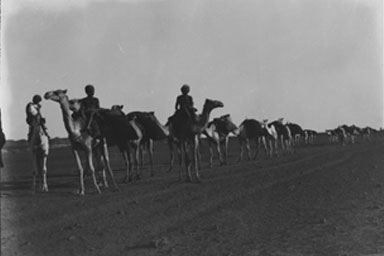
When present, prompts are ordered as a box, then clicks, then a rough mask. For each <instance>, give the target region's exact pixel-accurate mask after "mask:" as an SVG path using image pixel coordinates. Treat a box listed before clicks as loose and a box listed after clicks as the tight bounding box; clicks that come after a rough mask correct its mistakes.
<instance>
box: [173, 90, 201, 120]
mask: <svg viewBox="0 0 384 256" xmlns="http://www.w3.org/2000/svg"><path fill="white" fill-rule="evenodd" d="M180 90H181V93H182V94H181V95H179V96H177V99H176V104H175V109H176V112H175V115H176V114H177V113H179V112H180V111H186V113H187V114H188V115H189V117H190V118H191V119H192V120H193V121H196V119H197V116H196V109H195V108H194V107H193V98H192V96H191V95H189V94H188V93H189V91H190V87H189V85H187V84H184V85H183V86H182V87H181V89H180ZM175 115H174V116H175Z"/></svg>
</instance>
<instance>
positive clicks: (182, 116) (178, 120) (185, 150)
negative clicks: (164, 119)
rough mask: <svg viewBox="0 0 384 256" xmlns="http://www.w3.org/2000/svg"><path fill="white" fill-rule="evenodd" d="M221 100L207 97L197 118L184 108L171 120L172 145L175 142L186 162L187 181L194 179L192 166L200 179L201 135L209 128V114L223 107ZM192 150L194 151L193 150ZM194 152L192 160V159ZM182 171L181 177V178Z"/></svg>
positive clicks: (182, 158) (197, 178) (181, 157)
mask: <svg viewBox="0 0 384 256" xmlns="http://www.w3.org/2000/svg"><path fill="white" fill-rule="evenodd" d="M223 106H224V104H223V103H222V102H221V101H217V100H210V99H206V100H205V103H204V106H203V111H202V113H201V114H200V115H198V116H197V120H193V119H192V118H191V115H190V114H189V112H188V110H187V109H182V110H179V111H178V112H176V114H175V115H174V116H172V117H171V118H170V119H169V121H168V124H169V131H170V138H171V139H170V140H169V141H170V145H172V144H173V143H175V145H176V146H177V149H178V152H179V159H181V160H182V162H184V164H185V168H186V174H187V181H188V182H191V181H192V175H191V167H193V168H194V169H195V176H196V177H195V178H196V180H197V181H200V175H199V170H198V148H199V136H200V134H201V133H202V132H203V131H204V130H205V129H206V128H207V125H208V121H209V115H210V113H211V111H212V110H213V109H215V108H220V107H223ZM191 151H192V152H191ZM190 154H192V160H193V162H191V159H190V156H191V155H190ZM181 171H182V169H180V172H179V179H180V180H181Z"/></svg>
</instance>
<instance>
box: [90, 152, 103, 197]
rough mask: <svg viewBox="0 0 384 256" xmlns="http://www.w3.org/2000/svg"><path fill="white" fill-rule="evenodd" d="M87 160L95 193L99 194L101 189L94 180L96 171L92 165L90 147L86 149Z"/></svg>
mask: <svg viewBox="0 0 384 256" xmlns="http://www.w3.org/2000/svg"><path fill="white" fill-rule="evenodd" d="M87 161H88V165H89V169H90V170H91V173H92V181H93V185H94V186H95V188H96V191H97V193H98V194H100V193H101V190H100V188H99V185H98V184H97V180H96V173H95V167H94V166H93V159H92V149H91V148H89V149H87Z"/></svg>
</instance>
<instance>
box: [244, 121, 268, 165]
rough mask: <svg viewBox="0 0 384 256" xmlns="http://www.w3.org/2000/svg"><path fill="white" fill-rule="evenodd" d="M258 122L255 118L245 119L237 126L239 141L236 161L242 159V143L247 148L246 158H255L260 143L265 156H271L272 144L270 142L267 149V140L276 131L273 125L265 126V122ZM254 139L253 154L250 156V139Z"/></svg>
mask: <svg viewBox="0 0 384 256" xmlns="http://www.w3.org/2000/svg"><path fill="white" fill-rule="evenodd" d="M266 121H267V120H265V123H262V122H259V121H257V120H255V119H245V120H244V121H243V122H242V123H241V124H240V126H239V132H238V136H237V137H238V139H239V143H240V156H239V159H238V161H241V160H243V154H244V149H243V148H244V143H245V147H246V149H247V154H248V160H251V159H256V157H257V155H258V153H259V147H260V143H261V144H262V145H263V147H264V150H265V153H266V155H267V156H272V154H273V146H272V144H271V146H270V150H268V144H267V142H268V141H270V137H271V136H276V135H275V134H276V131H275V130H274V127H273V126H270V127H267V124H266ZM252 140H254V142H255V143H254V144H255V154H254V156H253V157H252V156H251V143H250V142H251V141H252Z"/></svg>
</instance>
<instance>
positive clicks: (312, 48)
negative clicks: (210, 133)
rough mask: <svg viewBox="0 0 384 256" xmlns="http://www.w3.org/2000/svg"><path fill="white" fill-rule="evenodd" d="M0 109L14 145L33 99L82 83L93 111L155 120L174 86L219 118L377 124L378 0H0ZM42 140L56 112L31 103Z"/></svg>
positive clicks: (55, 128) (80, 91)
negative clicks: (138, 113)
mask: <svg viewBox="0 0 384 256" xmlns="http://www.w3.org/2000/svg"><path fill="white" fill-rule="evenodd" d="M1 11H2V13H1V18H2V22H1V25H2V28H1V40H2V41H1V46H2V49H1V50H2V56H1V57H2V59H1V87H0V108H1V109H2V118H3V120H2V121H3V128H4V132H5V134H6V137H7V138H8V139H25V138H26V134H27V130H28V127H27V124H26V123H25V105H26V104H27V103H28V102H29V101H31V98H32V96H33V95H34V94H41V95H43V94H44V93H45V92H46V91H49V90H55V89H68V95H69V97H70V98H82V97H84V96H85V94H84V86H85V85H87V84H93V85H94V86H95V87H96V95H95V96H97V97H98V98H99V99H100V102H101V106H102V107H105V108H109V107H111V106H112V105H114V104H123V105H124V109H125V111H126V112H130V111H135V110H142V111H155V113H156V115H157V117H158V118H159V120H160V121H161V122H163V123H165V122H166V119H167V117H168V116H170V115H172V114H173V112H174V104H175V99H176V97H177V95H179V94H180V87H181V85H182V84H184V83H187V84H189V85H190V86H191V95H192V96H193V97H194V100H195V105H196V108H197V109H198V110H199V112H200V111H201V109H202V104H203V103H204V100H205V99H206V98H211V99H217V100H221V101H222V102H223V103H224V108H222V109H218V110H214V111H213V112H212V114H211V118H213V117H217V116H220V115H223V114H227V113H228V114H231V116H232V119H233V121H234V122H235V123H236V124H240V123H241V121H243V120H244V119H245V118H246V117H247V118H255V119H257V120H262V119H269V120H270V121H273V120H275V119H277V118H279V117H284V118H285V120H287V121H291V122H295V123H298V124H300V125H301V126H302V127H303V128H308V129H316V130H318V131H324V130H325V129H328V128H335V127H337V126H338V125H341V124H356V125H358V126H361V127H365V126H368V125H369V126H372V127H374V128H379V127H382V126H383V123H384V121H383V109H384V107H383V97H384V95H383V73H384V71H383V23H384V19H383V3H382V1H381V0H236V1H234V0H93V1H92V0H72V1H71V0H3V1H1ZM42 106H43V108H42V114H43V116H45V117H46V119H47V126H48V130H49V133H50V135H51V136H52V137H66V136H67V133H66V132H65V129H64V125H63V122H62V117H61V111H60V108H59V105H58V104H57V103H54V102H52V101H45V100H43V101H42Z"/></svg>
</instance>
